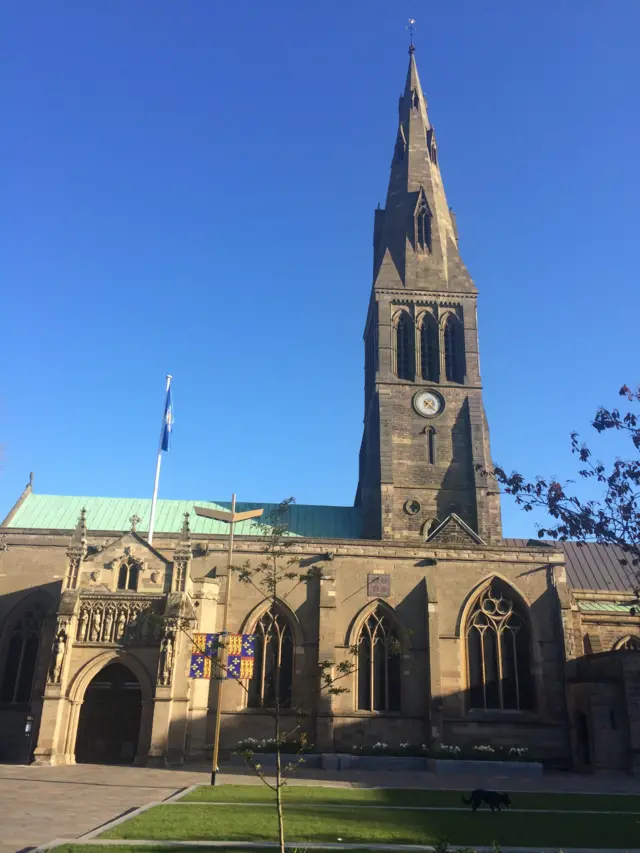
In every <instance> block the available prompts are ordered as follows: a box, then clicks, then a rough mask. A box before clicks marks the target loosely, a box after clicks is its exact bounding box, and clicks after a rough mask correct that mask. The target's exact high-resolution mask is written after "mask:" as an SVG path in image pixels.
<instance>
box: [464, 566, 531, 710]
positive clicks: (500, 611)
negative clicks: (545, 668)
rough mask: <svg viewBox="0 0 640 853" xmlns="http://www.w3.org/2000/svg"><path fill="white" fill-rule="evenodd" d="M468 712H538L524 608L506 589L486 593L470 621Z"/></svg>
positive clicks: (493, 588)
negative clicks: (479, 709)
mask: <svg viewBox="0 0 640 853" xmlns="http://www.w3.org/2000/svg"><path fill="white" fill-rule="evenodd" d="M466 640H467V661H468V677H469V706H470V707H471V708H481V709H484V710H490V709H498V710H503V711H506V710H513V711H523V710H527V709H531V708H533V705H534V689H533V677H532V675H531V652H530V636H529V630H528V626H527V622H526V620H525V618H524V616H523V613H522V608H521V606H520V605H519V604H517V603H516V602H515V601H514V600H513V599H512V598H511V597H509V590H508V588H507V587H506V586H505V585H502V584H500V583H498V582H494V583H492V584H491V586H490V587H489V588H488V589H486V590H485V591H484V592H483V593H482V595H481V596H480V598H479V599H478V601H477V602H476V604H475V606H474V607H473V609H472V611H471V613H470V614H469V618H468V620H467V631H466Z"/></svg>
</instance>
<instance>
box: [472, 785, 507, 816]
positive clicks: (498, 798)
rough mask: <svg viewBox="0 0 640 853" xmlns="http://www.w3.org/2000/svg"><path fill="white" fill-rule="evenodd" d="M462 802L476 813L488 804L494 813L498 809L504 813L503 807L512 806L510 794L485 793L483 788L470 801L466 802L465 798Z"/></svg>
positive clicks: (474, 793)
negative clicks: (481, 806) (482, 805)
mask: <svg viewBox="0 0 640 853" xmlns="http://www.w3.org/2000/svg"><path fill="white" fill-rule="evenodd" d="M462 802H463V803H464V804H465V805H467V806H471V811H475V810H476V809H477V808H478V806H479V805H481V804H482V803H486V804H487V805H488V806H489V808H490V809H491V811H492V812H494V811H495V810H496V809H498V811H502V809H501V808H500V806H501V805H503V806H510V805H511V800H510V799H509V794H504V793H503V794H500V793H498V791H484V790H483V789H482V788H478V789H477V790H475V791H474V792H473V793H472V794H471V797H470V798H469V799H468V800H465V798H464V797H463V798H462Z"/></svg>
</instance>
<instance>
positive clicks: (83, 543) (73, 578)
mask: <svg viewBox="0 0 640 853" xmlns="http://www.w3.org/2000/svg"><path fill="white" fill-rule="evenodd" d="M86 555H87V511H86V509H83V510H82V511H81V512H80V518H79V519H78V523H77V525H76V528H75V530H74V532H73V534H72V536H71V541H70V542H69V547H68V548H67V574H66V576H65V581H64V586H65V589H75V588H76V587H77V586H78V577H79V574H80V564H81V562H82V561H83V560H84V558H85V557H86Z"/></svg>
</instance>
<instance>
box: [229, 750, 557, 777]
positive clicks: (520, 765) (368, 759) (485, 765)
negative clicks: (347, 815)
mask: <svg viewBox="0 0 640 853" xmlns="http://www.w3.org/2000/svg"><path fill="white" fill-rule="evenodd" d="M281 760H282V766H283V767H285V766H286V765H287V764H288V763H289V762H290V761H295V760H296V757H295V755H287V754H283V755H282V756H281ZM255 761H256V763H257V764H261V765H262V766H263V767H267V768H269V769H271V768H274V767H275V764H276V756H275V753H272V752H266V753H256V755H255ZM228 763H229V764H231V766H233V767H241V766H246V762H245V760H244V758H243V757H242V756H241V755H232V756H231V758H230V760H229V762H228ZM301 766H302V767H304V768H305V769H306V768H311V769H314V770H315V769H320V770H330V771H333V772H340V771H349V770H365V771H373V772H376V771H380V770H387V771H391V772H400V773H424V772H431V773H451V774H456V775H468V776H509V777H513V776H541V775H542V764H540V763H539V762H537V761H471V760H469V761H467V760H465V759H440V758H420V757H412V756H399V755H349V754H347V753H339V752H335V753H334V752H324V753H321V754H318V753H308V754H307V755H305V756H304V764H302V765H301Z"/></svg>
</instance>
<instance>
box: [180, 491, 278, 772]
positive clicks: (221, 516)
mask: <svg viewBox="0 0 640 853" xmlns="http://www.w3.org/2000/svg"><path fill="white" fill-rule="evenodd" d="M194 510H195V513H196V515H202V516H204V517H205V518H215V519H216V521H224V522H225V524H228V525H229V552H228V559H227V582H226V584H225V589H226V592H225V596H224V608H223V610H222V631H221V632H218V637H219V638H220V639H219V640H218V657H217V663H216V672H215V676H216V678H217V679H218V689H217V691H216V695H217V700H216V722H215V727H214V732H213V763H212V765H211V784H212V785H215V784H216V774H217V772H218V754H219V751H220V724H221V722H222V687H223V685H224V681H225V680H226V678H227V671H226V668H225V666H224V659H225V654H226V650H227V629H228V626H229V602H230V601H231V574H232V567H233V532H234V524H235V523H236V521H246V520H248V519H250V518H260V516H261V515H262V513H263V512H264V509H248V510H246V511H245V512H236V496H235V494H234V495H232V497H231V512H226V511H224V510H219V509H209V508H208V507H203V506H194ZM216 622H217V619H216ZM236 677H237V676H236Z"/></svg>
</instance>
